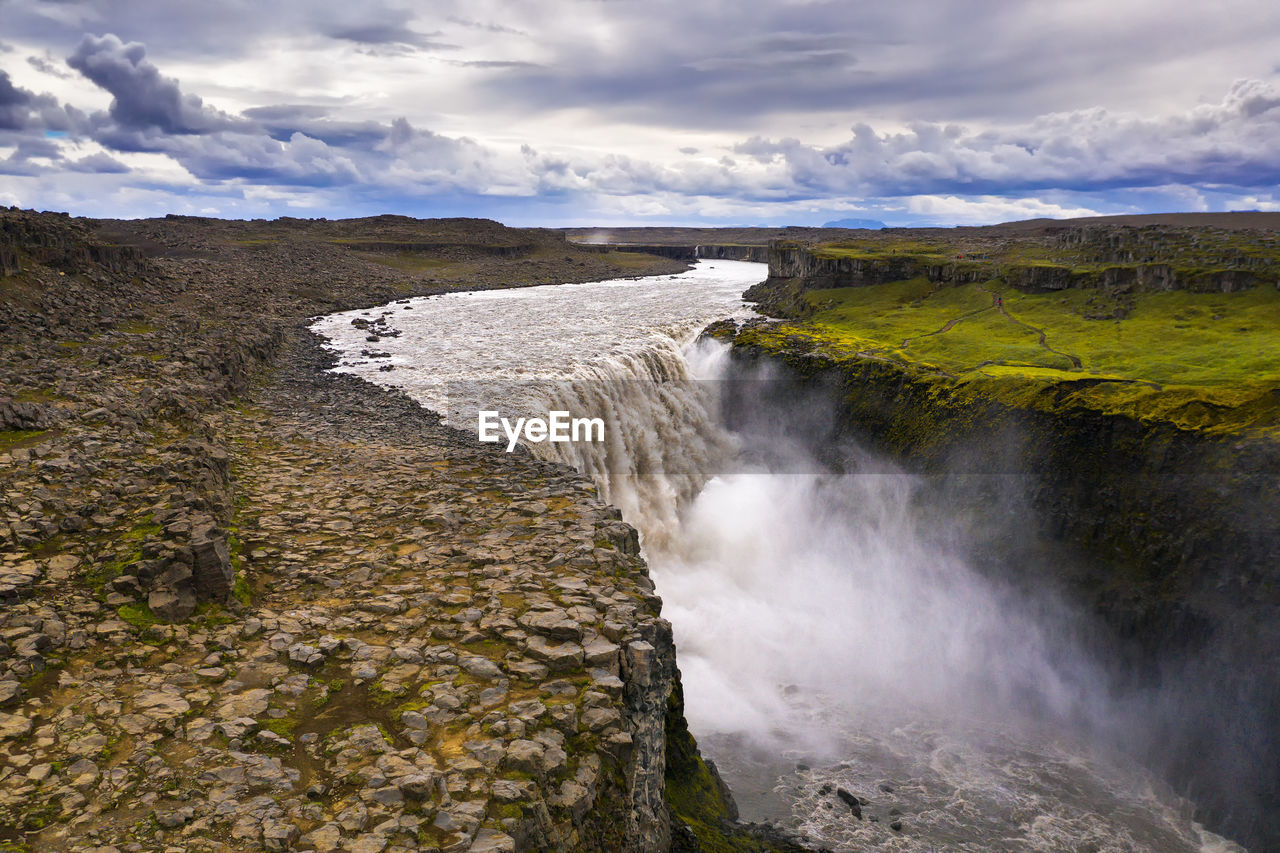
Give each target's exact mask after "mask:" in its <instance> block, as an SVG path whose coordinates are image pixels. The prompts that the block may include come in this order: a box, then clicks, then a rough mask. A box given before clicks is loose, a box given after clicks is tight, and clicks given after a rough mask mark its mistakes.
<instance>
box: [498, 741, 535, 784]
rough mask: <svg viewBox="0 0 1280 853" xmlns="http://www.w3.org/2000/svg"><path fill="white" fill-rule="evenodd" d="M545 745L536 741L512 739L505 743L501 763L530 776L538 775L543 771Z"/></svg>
mask: <svg viewBox="0 0 1280 853" xmlns="http://www.w3.org/2000/svg"><path fill="white" fill-rule="evenodd" d="M545 752H546V747H544V746H543V745H542V744H540V743H538V742H537V741H532V740H513V741H511V743H509V744H507V754H506V756H504V758H503V760H502V765H503V766H504V767H508V768H510V769H512V770H516V771H518V772H520V773H528V774H529V775H530V776H540V775H542V773H543V772H544V771H545V768H544V766H543V753H545Z"/></svg>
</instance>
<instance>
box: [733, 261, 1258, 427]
mask: <svg viewBox="0 0 1280 853" xmlns="http://www.w3.org/2000/svg"><path fill="white" fill-rule="evenodd" d="M997 297H999V298H1000V299H1002V300H1003V306H1002V308H1003V310H1001V307H998V306H997V305H996V299H997ZM802 299H803V301H804V303H805V304H806V305H807V306H808V308H809V311H808V313H807V316H806V318H805V319H804V320H803V321H793V322H785V323H777V324H770V325H767V326H758V327H753V328H748V329H746V330H744V332H743V333H742V334H741V335H740V336H739V342H740V343H742V344H744V345H748V346H757V347H760V348H762V349H764V350H766V351H768V352H773V353H775V354H783V353H790V354H795V353H801V352H814V353H819V354H821V355H824V356H826V357H828V358H830V359H831V360H832V361H833V362H835V363H843V362H848V361H850V360H865V359H874V360H881V361H885V362H890V363H893V364H898V365H901V366H903V367H907V368H911V369H914V370H918V371H921V372H922V373H921V374H920V375H924V374H930V375H932V379H931V380H930V381H937V382H940V383H945V384H947V385H948V386H950V387H951V388H952V389H953V390H959V391H960V392H962V393H964V394H969V395H973V396H974V397H975V398H979V399H986V400H996V401H999V402H1002V403H1005V404H1008V405H1012V406H1024V407H1031V408H1036V409H1039V410H1054V411H1057V410H1060V409H1061V408H1062V407H1064V406H1067V407H1079V408H1082V409H1091V410H1094V411H1099V412H1102V413H1105V414H1117V415H1124V416H1128V417H1134V418H1138V419H1142V420H1158V421H1164V422H1168V423H1171V424H1174V425H1175V426H1177V427H1179V428H1181V429H1191V430H1199V431H1208V432H1213V433H1225V432H1237V431H1245V430H1249V431H1259V430H1261V431H1266V432H1270V433H1272V434H1276V433H1280V336H1277V335H1276V334H1275V333H1274V330H1275V329H1276V328H1280V291H1276V290H1275V289H1271V288H1266V289H1264V288H1256V289H1253V290H1246V291H1243V292H1239V293H1192V292H1188V291H1172V292H1164V293H1142V292H1138V293H1129V294H1126V295H1125V296H1124V297H1123V298H1119V297H1118V296H1117V295H1116V294H1115V293H1114V292H1111V291H1107V290H1105V289H1096V288H1095V289H1069V290H1065V291H1060V292H1052V293H1035V294H1032V293H1021V292H1019V291H1016V290H1012V289H1010V288H1007V287H1005V286H1004V285H1003V284H1002V283H1001V282H999V281H991V282H986V283H982V284H966V285H960V286H954V287H953V286H948V285H945V284H931V283H929V282H928V281H925V280H923V279H911V280H907V281H899V282H890V283H886V284H879V285H871V286H867V287H846V288H838V289H831V290H812V291H808V292H805V293H803V294H802ZM1099 316H1106V317H1108V319H1096V318H1097V317H1099ZM1077 365H1078V366H1077Z"/></svg>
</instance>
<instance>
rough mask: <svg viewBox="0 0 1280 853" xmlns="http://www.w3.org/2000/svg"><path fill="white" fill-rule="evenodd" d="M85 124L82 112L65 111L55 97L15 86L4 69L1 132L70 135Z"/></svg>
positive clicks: (0, 73) (0, 80)
mask: <svg viewBox="0 0 1280 853" xmlns="http://www.w3.org/2000/svg"><path fill="white" fill-rule="evenodd" d="M84 124H85V116H84V114H83V113H81V112H80V111H79V110H76V109H74V108H64V107H63V106H62V105H61V104H59V103H58V99H57V98H55V97H53V96H52V95H48V94H43V93H42V94H36V93H35V92H31V91H29V90H27V89H23V88H21V87H19V86H15V85H14V83H13V81H12V80H11V79H10V77H9V74H8V73H7V72H6V71H5V70H4V69H0V131H45V130H54V131H69V130H73V129H75V128H77V127H82V126H83V125H84Z"/></svg>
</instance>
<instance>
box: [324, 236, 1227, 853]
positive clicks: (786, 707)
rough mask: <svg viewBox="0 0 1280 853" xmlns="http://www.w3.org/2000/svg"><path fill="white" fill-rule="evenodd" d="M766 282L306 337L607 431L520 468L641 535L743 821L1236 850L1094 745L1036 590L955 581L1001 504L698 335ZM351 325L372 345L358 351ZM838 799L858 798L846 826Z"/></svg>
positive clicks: (1088, 681)
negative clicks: (573, 473) (888, 454)
mask: <svg viewBox="0 0 1280 853" xmlns="http://www.w3.org/2000/svg"><path fill="white" fill-rule="evenodd" d="M762 274H763V270H762V268H761V265H755V264H745V263H738V262H723V261H717V262H712V263H708V262H703V263H701V264H699V266H698V267H697V268H696V269H695V270H694V271H692V272H691V273H687V274H684V275H682V276H671V277H663V278H659V279H652V280H647V281H644V282H631V281H618V282H601V283H596V284H590V285H563V286H558V287H547V288H529V289H524V290H516V291H497V292H482V293H474V294H456V295H449V296H443V297H432V298H430V299H423V300H410V301H408V302H406V303H404V304H403V305H393V306H386V307H384V308H381V309H373V310H371V311H364V312H350V313H347V314H340V315H333V316H331V317H327V318H323V319H322V320H320V321H318V322H317V324H316V328H317V329H318V330H319V331H321V332H322V333H323V334H325V335H326V336H327V337H328V338H329V339H330V341H331V344H332V346H333V347H334V348H335V349H337V350H338V352H339V353H340V355H341V362H340V365H339V368H338V369H339V370H343V371H348V372H353V373H356V374H358V375H361V376H364V377H366V378H368V379H370V380H371V381H376V382H379V383H381V384H390V385H394V386H397V387H400V388H402V389H404V390H405V391H406V392H407V393H409V394H411V395H412V396H414V397H415V398H416V399H418V400H420V401H422V402H423V404H424V405H426V406H428V407H429V408H432V409H433V410H435V411H437V412H440V413H442V414H444V415H445V417H446V419H447V420H448V421H449V422H450V423H452V424H453V425H455V426H458V427H459V428H463V429H467V428H471V429H474V428H475V425H476V412H477V411H478V410H480V409H486V408H488V409H498V410H501V411H503V412H504V413H506V414H509V415H512V416H532V415H537V414H540V413H546V412H548V411H551V410H554V409H562V410H566V411H569V412H571V413H573V415H574V416H598V417H601V418H602V419H603V420H604V421H605V423H606V428H605V436H604V438H605V440H604V441H603V442H578V443H564V444H553V443H550V442H546V443H529V444H526V450H528V452H532V453H535V454H537V455H539V456H542V457H544V458H549V459H556V460H559V461H562V462H564V463H567V464H570V465H573V466H574V467H576V468H577V469H578V470H580V471H582V472H583V473H584V474H586V475H588V476H590V477H592V478H593V479H594V480H595V482H596V483H597V485H598V487H599V489H600V491H601V493H602V496H603V497H605V498H606V499H607V500H609V501H610V502H612V503H614V504H616V505H617V506H619V507H620V508H621V509H622V512H623V516H624V518H625V519H626V520H627V521H629V522H631V523H632V524H633V525H635V526H636V527H637V528H638V529H639V530H640V531H641V534H642V542H643V546H644V550H645V555H646V557H647V559H648V562H649V565H650V570H651V573H652V575H653V578H654V580H655V583H656V585H657V590H658V592H659V594H660V595H661V596H662V597H663V600H664V602H665V603H664V614H665V615H666V616H667V618H669V619H670V620H671V622H672V624H673V627H674V631H675V638H676V644H677V647H678V650H679V663H680V667H681V670H682V673H683V678H682V681H683V684H684V690H685V699H686V705H685V709H686V716H687V718H688V720H689V723H690V727H691V730H692V731H693V733H694V734H695V736H696V737H697V738H698V739H699V742H700V743H701V744H702V748H703V749H704V751H705V752H706V753H707V754H708V755H709V756H711V757H713V758H714V759H715V760H716V763H717V764H718V765H719V766H720V767H721V770H722V771H723V772H724V774H725V776H726V778H727V780H728V781H729V783H730V785H731V787H732V788H733V789H734V791H735V793H736V794H737V796H738V799H739V803H740V805H741V806H742V807H743V811H744V814H745V815H746V816H747V817H749V818H754V819H761V818H771V819H777V820H779V821H782V822H783V823H785V824H787V825H788V826H790V827H791V828H793V829H795V830H797V831H801V832H804V833H807V834H808V835H809V837H810V839H811V840H813V841H814V842H815V843H817V844H820V845H823V846H828V847H830V848H832V849H836V850H842V851H844V850H884V851H888V850H895V851H896V850H910V851H925V850H934V849H947V850H955V851H973V853H978V851H984V852H985V851H1009V853H1013V851H1024V850H1039V851H1057V850H1063V849H1090V850H1093V851H1097V853H1103V851H1107V853H1111V851H1115V853H1120V851H1161V853H1165V851H1169V853H1181V852H1182V851H1188V852H1189V851H1197V850H1217V851H1224V852H1225V851H1234V852H1235V853H1238V851H1239V850H1240V848H1238V847H1236V846H1234V845H1232V844H1230V843H1229V842H1226V841H1224V840H1222V839H1220V838H1217V837H1216V836H1213V835H1211V834H1209V833H1207V832H1205V831H1203V830H1202V829H1201V828H1200V827H1199V826H1198V825H1196V824H1194V823H1193V822H1192V821H1191V820H1190V818H1189V817H1188V815H1189V814H1190V809H1189V807H1188V805H1187V804H1186V803H1185V802H1183V801H1181V800H1179V799H1178V798H1177V797H1175V796H1173V795H1172V793H1170V792H1169V791H1167V790H1166V789H1164V788H1163V787H1162V786H1161V785H1160V783H1159V782H1158V781H1156V780H1155V779H1153V778H1152V777H1151V776H1150V774H1148V773H1146V772H1145V771H1143V770H1142V769H1141V768H1140V767H1138V766H1137V765H1136V763H1135V762H1134V761H1132V760H1131V759H1128V758H1127V757H1126V756H1124V755H1123V754H1122V753H1117V752H1115V751H1111V752H1108V751H1107V750H1106V749H1099V746H1100V745H1102V746H1103V747H1105V746H1107V745H1108V744H1111V743H1115V742H1116V740H1115V739H1111V740H1108V739H1107V736H1109V735H1111V734H1112V733H1113V732H1112V730H1111V729H1110V728H1109V727H1110V726H1112V724H1113V719H1114V713H1115V711H1114V708H1113V707H1112V703H1111V700H1110V698H1109V696H1108V692H1107V685H1106V679H1105V677H1104V676H1103V674H1102V673H1101V672H1100V671H1099V670H1098V669H1097V668H1096V666H1095V665H1094V664H1093V663H1092V662H1091V660H1090V659H1089V657H1088V656H1087V655H1084V654H1083V653H1081V652H1080V651H1079V650H1078V648H1079V647H1078V645H1077V643H1076V639H1077V637H1078V635H1079V633H1080V632H1081V631H1082V630H1084V629H1083V628H1082V626H1081V625H1080V624H1078V623H1077V622H1076V621H1075V616H1074V615H1073V614H1072V613H1071V612H1070V611H1069V610H1068V609H1067V608H1065V607H1063V606H1062V605H1061V604H1059V603H1058V602H1056V601H1055V600H1054V599H1053V598H1052V596H1049V595H1043V596H1039V595H1034V594H1030V593H1028V591H1027V590H1025V589H1020V588H1018V586H1017V585H1016V584H1006V583H1002V582H1001V580H1000V577H1001V576H1002V575H1003V576H1005V577H1012V578H1016V577H1017V575H1018V574H1019V571H1018V566H1017V565H1016V564H1013V565H1003V566H1001V567H1000V569H1001V570H1000V572H996V573H992V572H989V571H983V570H980V569H979V567H978V557H980V556H982V555H981V554H980V553H979V551H980V549H979V548H978V547H977V546H978V544H979V543H981V542H982V541H984V537H983V536H978V535H975V533H977V532H984V533H989V532H990V531H984V530H982V528H985V527H987V526H991V525H997V524H1001V523H1003V522H1002V521H1001V520H1000V517H999V516H998V514H997V513H994V512H990V511H989V510H990V509H991V508H990V507H984V506H969V505H963V504H958V503H957V502H956V500H955V499H954V495H953V494H951V493H948V492H947V491H945V490H940V489H937V488H936V487H935V485H936V484H934V483H931V482H929V481H926V480H923V479H921V478H919V477H915V476H912V475H910V474H908V473H905V472H903V471H901V470H899V469H898V468H896V467H895V466H894V465H892V464H891V463H889V462H887V461H886V460H883V459H878V458H876V457H875V456H874V455H872V454H869V453H866V452H865V451H864V450H862V449H861V448H859V447H857V446H856V445H855V444H853V443H851V442H848V441H846V440H843V439H842V438H841V437H840V436H838V435H836V434H834V433H833V432H832V431H831V430H830V428H829V427H830V423H829V419H830V414H831V412H832V411H833V410H834V406H835V402H834V401H833V400H832V399H828V398H824V397H823V396H822V395H821V393H817V394H816V395H815V396H813V397H805V396H803V395H800V396H797V395H796V394H793V393H791V392H790V391H789V390H788V389H787V388H786V383H785V381H781V380H779V378H778V377H774V376H771V375H769V374H768V373H767V372H765V373H754V372H751V373H747V374H744V373H742V371H741V370H740V369H739V368H737V367H735V366H734V364H733V363H732V360H731V359H730V358H729V357H728V353H727V348H726V347H725V346H724V345H722V344H719V343H716V342H714V341H701V342H695V340H696V338H697V334H698V331H699V330H700V329H701V328H703V327H704V326H705V325H706V324H707V323H709V322H710V321H712V320H715V319H719V318H721V317H725V316H730V317H732V316H746V314H747V312H746V310H745V309H744V307H743V305H742V303H741V300H740V298H739V294H740V293H741V292H742V290H743V289H745V287H746V286H748V285H749V284H753V283H755V281H758V280H759V277H761V276H762ZM357 321H358V323H357V324H356V325H353V323H356V322H357ZM371 324H372V325H376V326H377V328H379V329H385V330H387V331H388V332H394V334H386V335H379V337H381V338H382V339H381V340H379V341H378V342H377V348H378V350H380V352H377V353H370V352H369V351H368V343H367V342H366V340H365V338H366V337H367V331H368V329H369V328H371V327H372V325H371ZM362 350H363V352H362ZM388 367H389V368H391V369H390V370H386V369H385V368H388ZM779 391H781V392H782V393H777V392H779ZM819 451H820V452H819ZM495 452H501V450H500V449H495ZM833 461H834V462H835V463H837V464H833ZM975 518H976V519H978V521H977V522H976V523H975V521H974V519H975ZM841 789H844V790H846V792H852V794H853V795H856V796H858V797H862V798H863V799H864V800H866V802H865V804H863V805H862V806H861V811H862V814H863V816H864V818H865V819H856V818H854V817H853V816H852V815H851V814H850V809H849V806H848V804H847V800H841V799H839V798H837V796H836V794H835V792H836V791H837V790H841Z"/></svg>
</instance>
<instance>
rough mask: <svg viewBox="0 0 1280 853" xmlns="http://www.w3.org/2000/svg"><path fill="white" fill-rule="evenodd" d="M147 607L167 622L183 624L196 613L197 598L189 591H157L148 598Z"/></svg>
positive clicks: (170, 589) (179, 589)
mask: <svg viewBox="0 0 1280 853" xmlns="http://www.w3.org/2000/svg"><path fill="white" fill-rule="evenodd" d="M147 607H149V608H150V609H151V612H152V613H154V614H155V615H156V616H157V617H159V618H160V619H163V620H165V621H166V622H181V621H183V620H185V619H186V618H187V617H189V616H190V615H191V614H192V613H194V612H195V609H196V596H195V593H194V592H192V591H191V590H188V589H182V588H178V589H173V588H167V589H155V590H152V591H151V594H150V595H148V596H147Z"/></svg>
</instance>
